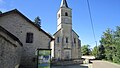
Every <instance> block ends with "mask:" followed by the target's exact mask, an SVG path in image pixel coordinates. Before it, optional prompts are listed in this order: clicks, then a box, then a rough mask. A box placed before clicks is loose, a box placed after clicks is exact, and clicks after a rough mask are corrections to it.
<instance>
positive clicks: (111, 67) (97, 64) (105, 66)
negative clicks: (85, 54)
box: [92, 60, 120, 68]
mask: <svg viewBox="0 0 120 68" xmlns="http://www.w3.org/2000/svg"><path fill="white" fill-rule="evenodd" d="M92 68H120V65H118V64H114V63H111V62H107V61H99V60H96V61H93V66H92Z"/></svg>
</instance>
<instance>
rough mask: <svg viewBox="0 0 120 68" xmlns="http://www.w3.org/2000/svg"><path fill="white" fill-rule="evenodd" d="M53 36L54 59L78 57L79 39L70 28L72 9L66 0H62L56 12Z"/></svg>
mask: <svg viewBox="0 0 120 68" xmlns="http://www.w3.org/2000/svg"><path fill="white" fill-rule="evenodd" d="M53 36H54V37H55V40H54V57H55V59H75V58H79V56H80V55H79V54H80V51H79V50H80V49H79V48H80V40H79V36H78V35H77V33H76V32H75V31H74V30H73V29H72V9H71V8H69V6H68V4H67V1H66V0H62V2H61V5H60V8H59V11H58V13H57V32H56V33H55V34H54V35H53Z"/></svg>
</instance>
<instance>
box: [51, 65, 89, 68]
mask: <svg viewBox="0 0 120 68" xmlns="http://www.w3.org/2000/svg"><path fill="white" fill-rule="evenodd" d="M51 68H88V67H87V66H80V65H68V66H52V67H51Z"/></svg>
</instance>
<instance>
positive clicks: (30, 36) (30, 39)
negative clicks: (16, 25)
mask: <svg viewBox="0 0 120 68" xmlns="http://www.w3.org/2000/svg"><path fill="white" fill-rule="evenodd" d="M26 43H33V33H27V35H26Z"/></svg>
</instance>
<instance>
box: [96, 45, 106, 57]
mask: <svg viewBox="0 0 120 68" xmlns="http://www.w3.org/2000/svg"><path fill="white" fill-rule="evenodd" d="M97 58H98V59H105V48H104V46H103V45H99V46H98V56H97Z"/></svg>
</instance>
